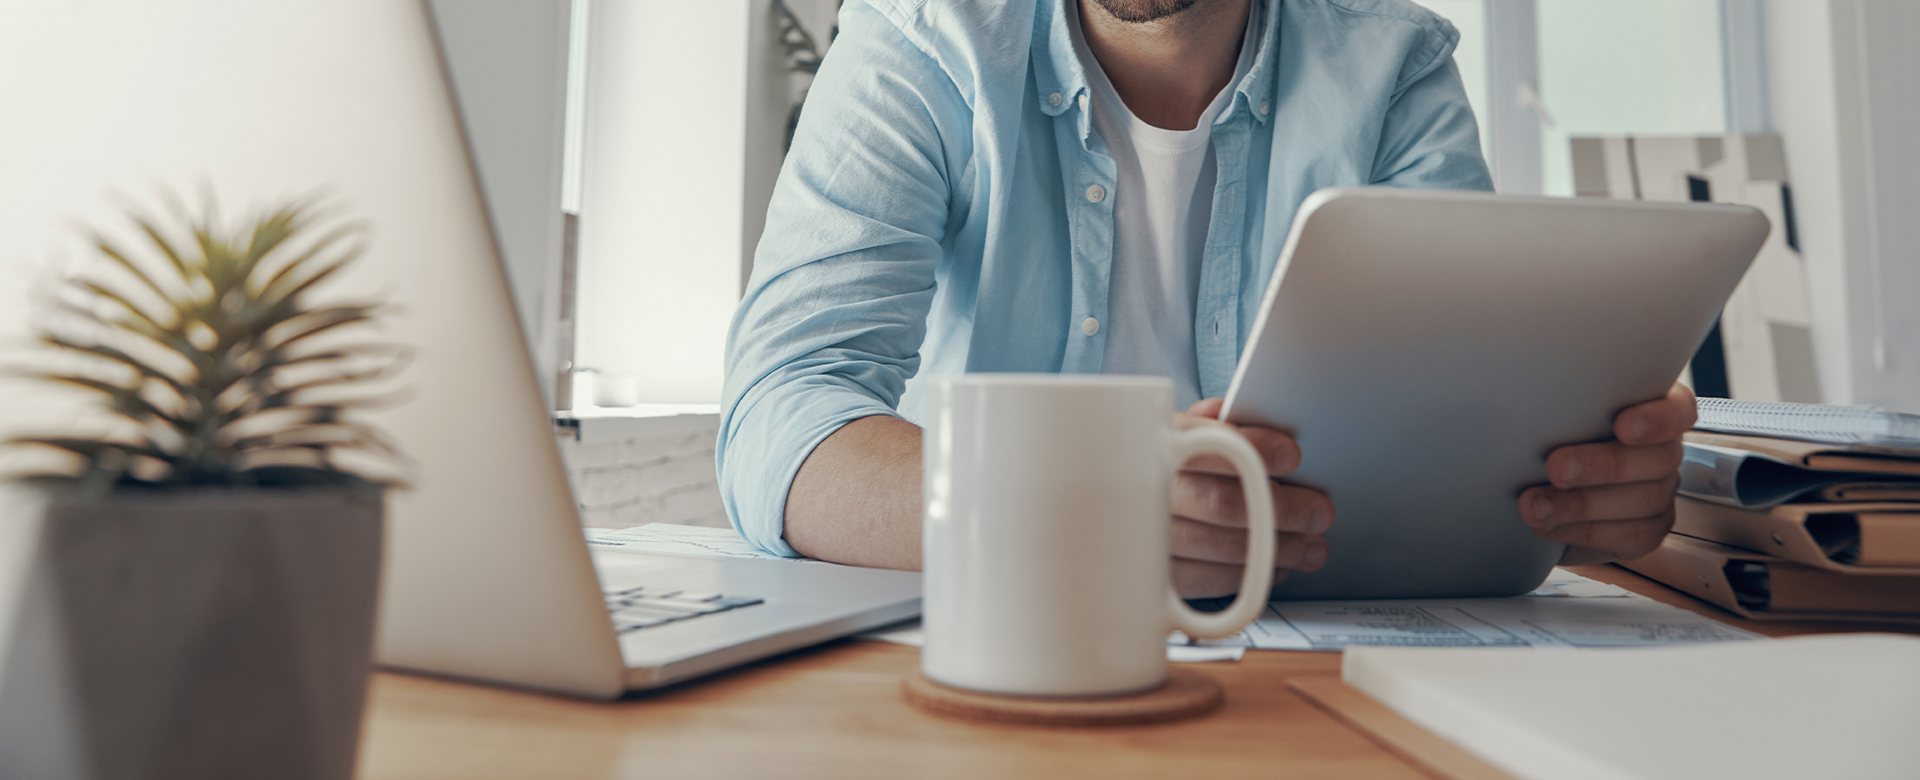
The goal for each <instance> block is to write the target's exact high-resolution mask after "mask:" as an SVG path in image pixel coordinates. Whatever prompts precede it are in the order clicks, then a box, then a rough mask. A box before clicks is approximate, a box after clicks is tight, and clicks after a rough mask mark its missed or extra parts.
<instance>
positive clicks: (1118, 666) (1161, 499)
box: [920, 374, 1274, 696]
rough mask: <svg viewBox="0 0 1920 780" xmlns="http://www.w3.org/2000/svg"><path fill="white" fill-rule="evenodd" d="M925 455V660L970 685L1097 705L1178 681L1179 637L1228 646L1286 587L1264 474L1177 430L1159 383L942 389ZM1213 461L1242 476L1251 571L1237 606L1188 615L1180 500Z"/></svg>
mask: <svg viewBox="0 0 1920 780" xmlns="http://www.w3.org/2000/svg"><path fill="white" fill-rule="evenodd" d="M929 385H930V386H929V392H928V395H927V405H926V409H927V416H926V440H925V445H924V448H923V452H924V459H925V468H924V474H925V477H924V478H925V482H924V485H923V493H922V495H923V496H924V497H925V500H926V518H925V529H924V536H923V537H922V544H923V545H924V546H923V554H924V557H923V565H924V566H925V569H926V587H925V597H924V601H923V605H924V613H923V616H922V621H921V622H922V626H923V628H924V631H925V637H926V645H925V647H924V649H923V650H922V652H921V656H920V665H921V669H922V671H924V672H925V673H926V675H927V677H929V678H931V679H933V680H934V681H936V682H940V683H944V684H947V685H952V686H956V687H960V688H968V689H973V690H979V691H988V692H993V693H1002V694H1013V695H1025V696H1099V695H1114V694H1124V693H1128V692H1133V691H1142V690H1148V689H1151V688H1153V687H1155V686H1157V685H1159V684H1160V683H1161V682H1162V681H1164V680H1165V679H1166V673H1167V656H1166V643H1167V635H1168V633H1169V632H1170V631H1171V630H1172V629H1174V628H1178V629H1180V630H1181V631H1184V632H1186V633H1187V634H1189V635H1191V636H1196V637H1201V638H1212V637H1220V636H1226V635H1229V634H1232V633H1233V632H1235V631H1238V630H1240V629H1241V628H1243V627H1245V626H1246V624H1248V623H1250V622H1252V621H1253V620H1254V619H1255V618H1257V617H1259V615H1260V612H1261V609H1262V608H1263V607H1264V606H1265V605H1266V594H1267V591H1268V590H1269V589H1270V587H1271V586H1272V579H1273V552H1274V526H1273V522H1274V521H1273V498H1272V494H1271V492H1270V489H1269V485H1270V483H1269V482H1268V479H1267V472H1266V467H1265V465H1264V464H1262V462H1261V460H1260V457H1259V454H1258V453H1257V452H1255V451H1254V449H1253V446H1252V445H1251V444H1248V443H1247V441H1246V439H1244V438H1242V437H1241V436H1240V435H1239V434H1237V433H1234V432H1233V431H1231V430H1229V429H1227V428H1221V427H1207V428H1196V429H1192V430H1187V431H1175V430H1174V429H1173V414H1172V412H1173V386H1172V384H1171V383H1170V382H1168V381H1167V380H1166V379H1164V378H1161V377H1135V376H1092V375H1055V374H967V375H962V376H955V377H941V378H935V379H933V380H932V381H931V382H930V383H929ZM1203 453H1213V454H1217V455H1220V456H1222V457H1224V458H1226V459H1227V460H1228V461H1229V462H1231V463H1233V464H1234V467H1235V468H1236V469H1238V470H1239V472H1240V480H1241V484H1242V486H1243V487H1244V488H1245V493H1246V497H1247V500H1246V506H1247V515H1248V522H1247V525H1248V533H1249V534H1250V540H1251V541H1250V543H1249V545H1248V554H1247V559H1248V564H1247V568H1246V575H1245V577H1244V578H1243V579H1242V581H1241V583H1240V595H1239V596H1238V597H1237V598H1236V599H1234V602H1233V604H1232V605H1231V606H1229V607H1227V609H1225V610H1223V611H1221V612H1217V613H1201V612H1197V611H1195V610H1193V609H1192V608H1190V607H1188V606H1187V605H1186V602H1184V601H1181V600H1180V598H1179V597H1178V596H1177V595H1175V593H1174V591H1173V587H1172V584H1171V582H1170V581H1169V569H1170V565H1171V558H1170V553H1169V551H1168V544H1169V538H1170V536H1171V530H1170V525H1169V522H1170V521H1169V519H1168V518H1169V513H1168V496H1167V491H1168V487H1169V485H1170V484H1171V482H1172V479H1173V476H1174V471H1175V469H1177V468H1179V467H1180V465H1181V464H1183V463H1185V462H1186V460H1187V459H1188V458H1190V457H1192V456H1194V455H1199V454H1203Z"/></svg>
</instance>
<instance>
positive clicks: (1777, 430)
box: [1694, 398, 1920, 447]
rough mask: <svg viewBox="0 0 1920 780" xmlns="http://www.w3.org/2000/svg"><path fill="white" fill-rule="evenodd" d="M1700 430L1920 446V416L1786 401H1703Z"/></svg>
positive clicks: (1839, 441)
mask: <svg viewBox="0 0 1920 780" xmlns="http://www.w3.org/2000/svg"><path fill="white" fill-rule="evenodd" d="M1698 406H1699V410H1700V421H1699V422H1698V423H1695V424H1694V428H1696V429H1699V430H1707V431H1719V432H1722V433H1737V434H1746V435H1750V436H1773V437H1777V438H1782V439H1800V440H1804V441H1817V442H1834V443H1838V444H1887V445H1901V446H1908V447H1911V446H1920V415H1911V414H1903V413H1900V412H1893V411H1888V410H1886V409H1881V408H1878V407H1873V406H1834V405H1829V404H1799V403H1788V402H1785V401H1736V400H1732V399H1727V398H1701V399H1699V401H1698Z"/></svg>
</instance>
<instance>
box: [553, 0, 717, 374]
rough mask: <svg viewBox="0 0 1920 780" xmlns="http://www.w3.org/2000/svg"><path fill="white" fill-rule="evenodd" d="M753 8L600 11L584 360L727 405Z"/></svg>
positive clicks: (591, 98)
mask: <svg viewBox="0 0 1920 780" xmlns="http://www.w3.org/2000/svg"><path fill="white" fill-rule="evenodd" d="M751 5H752V4H750V3H748V2H744V1H743V0H730V1H729V2H681V1H679V0H629V1H628V2H602V3H596V4H595V5H594V10H593V14H594V22H593V24H594V30H593V36H594V37H593V41H592V43H591V44H590V45H589V46H588V54H589V56H590V57H591V59H592V62H591V64H590V65H589V72H588V81H587V90H588V97H587V101H588V108H587V131H586V142H585V145H586V149H585V172H584V187H583V192H582V195H581V205H580V208H581V214H580V277H579V279H580V281H579V284H580V287H579V298H578V301H579V331H578V340H577V342H576V350H575V362H576V364H578V365H580V366H583V367H588V368H594V369H597V370H600V371H602V372H607V373H614V374H630V375H634V376H637V377H639V379H640V398H641V400H642V401H646V402H650V403H717V402H718V401H719V399H720V373H721V371H720V369H721V357H722V351H723V349H724V346H725V342H726V329H727V322H728V320H729V318H730V317H731V315H732V313H733V308H734V305H735V303H736V302H737V301H738V300H739V294H740V269H741V265H742V263H741V251H742V249H741V244H742V235H743V212H742V198H743V182H744V181H745V175H746V174H745V168H744V165H745V163H744V159H743V155H742V150H743V148H744V144H745V143H746V135H745V128H746V125H745V115H746V101H745V100H744V99H743V97H742V96H743V95H744V94H745V91H746V84H747V64H748V58H747V49H746V46H747V35H746V34H745V31H746V30H747V29H748V27H747V25H748V13H749V9H750V7H751Z"/></svg>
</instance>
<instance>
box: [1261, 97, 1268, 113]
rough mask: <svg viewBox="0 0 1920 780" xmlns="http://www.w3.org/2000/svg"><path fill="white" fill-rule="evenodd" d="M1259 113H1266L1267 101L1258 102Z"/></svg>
mask: <svg viewBox="0 0 1920 780" xmlns="http://www.w3.org/2000/svg"><path fill="white" fill-rule="evenodd" d="M1260 113H1262V114H1265V113H1267V101H1265V100H1262V101H1260Z"/></svg>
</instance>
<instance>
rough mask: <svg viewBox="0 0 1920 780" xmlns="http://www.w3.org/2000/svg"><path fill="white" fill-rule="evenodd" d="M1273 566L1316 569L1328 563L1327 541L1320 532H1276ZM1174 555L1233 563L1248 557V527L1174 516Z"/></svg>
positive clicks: (1183, 557)
mask: <svg viewBox="0 0 1920 780" xmlns="http://www.w3.org/2000/svg"><path fill="white" fill-rule="evenodd" d="M1274 537H1275V539H1274V548H1273V567H1274V568H1276V569H1299V570H1301V571H1315V570H1317V569H1319V568H1320V567H1321V566H1323V565H1325V564H1326V562H1327V540H1326V538H1325V537H1322V536H1320V535H1318V534H1295V533H1276V534H1275V535H1274ZM1172 542H1173V557H1174V558H1175V559H1177V560H1189V561H1203V562H1206V563H1220V564H1232V565H1233V566H1235V567H1236V568H1237V567H1238V566H1239V565H1240V564H1241V563H1243V562H1245V561H1246V560H1247V529H1245V528H1224V527H1221V526H1217V525H1214V524H1212V523H1203V522H1200V521H1198V520H1190V519H1187V518H1184V517H1176V518H1174V519H1173V540H1172Z"/></svg>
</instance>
